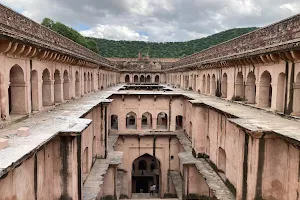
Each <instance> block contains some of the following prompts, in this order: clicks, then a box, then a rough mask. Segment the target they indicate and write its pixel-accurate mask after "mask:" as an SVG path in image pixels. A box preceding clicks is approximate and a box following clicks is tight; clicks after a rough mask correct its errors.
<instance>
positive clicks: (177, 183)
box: [170, 171, 182, 200]
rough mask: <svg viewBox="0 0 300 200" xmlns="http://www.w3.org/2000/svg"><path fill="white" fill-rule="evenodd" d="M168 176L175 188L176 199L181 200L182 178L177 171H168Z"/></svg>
mask: <svg viewBox="0 0 300 200" xmlns="http://www.w3.org/2000/svg"><path fill="white" fill-rule="evenodd" d="M170 176H171V179H172V181H173V184H174V186H175V190H176V193H177V197H178V199H179V200H181V199H182V178H181V175H180V172H179V171H170Z"/></svg>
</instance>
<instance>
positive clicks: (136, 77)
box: [133, 75, 139, 83]
mask: <svg viewBox="0 0 300 200" xmlns="http://www.w3.org/2000/svg"><path fill="white" fill-rule="evenodd" d="M133 82H135V83H137V82H139V77H138V75H135V76H134V77H133Z"/></svg>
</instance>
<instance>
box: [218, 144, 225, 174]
mask: <svg viewBox="0 0 300 200" xmlns="http://www.w3.org/2000/svg"><path fill="white" fill-rule="evenodd" d="M218 168H219V170H220V171H221V172H223V173H224V174H226V152H225V150H224V149H222V148H221V147H219V152H218Z"/></svg>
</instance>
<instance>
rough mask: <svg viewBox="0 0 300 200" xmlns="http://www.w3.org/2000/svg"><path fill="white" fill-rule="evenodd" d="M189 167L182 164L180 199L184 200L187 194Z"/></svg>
mask: <svg viewBox="0 0 300 200" xmlns="http://www.w3.org/2000/svg"><path fill="white" fill-rule="evenodd" d="M188 185H189V166H188V165H185V164H183V180H182V199H183V200H186V199H187V195H188V193H189V188H188Z"/></svg>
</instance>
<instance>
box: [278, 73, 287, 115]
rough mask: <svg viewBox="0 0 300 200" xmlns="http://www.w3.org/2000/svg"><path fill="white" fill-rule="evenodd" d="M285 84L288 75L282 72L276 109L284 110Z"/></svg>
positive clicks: (279, 79)
mask: <svg viewBox="0 0 300 200" xmlns="http://www.w3.org/2000/svg"><path fill="white" fill-rule="evenodd" d="M285 86H286V76H285V73H283V72H282V73H280V74H279V75H278V79H277V97H276V110H277V111H279V112H284V106H285Z"/></svg>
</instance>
